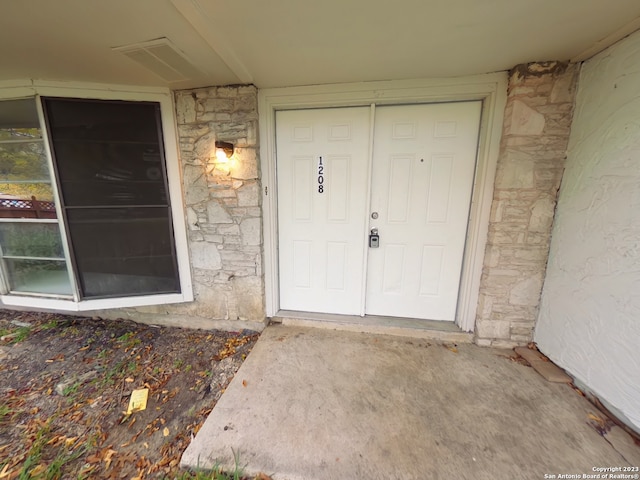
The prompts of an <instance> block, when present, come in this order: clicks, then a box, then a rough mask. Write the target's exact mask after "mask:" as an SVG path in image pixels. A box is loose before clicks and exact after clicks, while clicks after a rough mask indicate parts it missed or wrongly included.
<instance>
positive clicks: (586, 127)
mask: <svg viewBox="0 0 640 480" xmlns="http://www.w3.org/2000/svg"><path fill="white" fill-rule="evenodd" d="M535 341H536V342H537V343H538V347H539V348H540V350H541V351H542V352H543V353H545V354H546V355H548V356H549V357H550V358H551V359H552V360H553V361H554V362H556V363H557V364H558V365H560V366H561V367H563V368H565V369H566V370H567V371H568V372H569V373H571V374H572V375H573V376H575V378H576V379H577V380H578V382H579V383H581V384H583V386H585V387H586V388H587V389H588V390H589V391H590V392H591V393H593V394H594V395H596V396H597V397H598V398H600V399H601V400H602V401H603V402H604V403H605V404H607V405H608V406H609V407H610V408H612V409H613V410H614V411H615V413H616V414H618V415H620V416H622V417H624V419H625V420H626V421H627V422H628V423H629V424H630V426H632V427H633V428H635V429H636V430H639V431H640V32H636V33H635V34H633V35H631V36H630V37H627V38H626V39H624V40H622V41H621V42H619V43H617V44H616V45H614V46H612V47H610V48H609V49H607V50H605V51H604V52H602V53H600V54H598V55H597V56H596V57H594V58H592V59H590V60H589V61H587V62H586V63H585V64H584V65H583V68H582V71H581V75H580V79H579V82H578V93H577V99H576V108H575V113H574V120H573V125H572V130H571V136H570V140H569V150H568V159H567V164H566V171H565V174H564V178H563V181H562V187H561V190H560V197H559V202H558V209H557V213H556V219H555V225H554V228H553V232H552V237H551V252H550V256H549V264H548V269H547V276H546V280H545V284H544V288H543V294H542V301H541V308H540V314H539V318H538V324H537V327H536V330H535Z"/></svg>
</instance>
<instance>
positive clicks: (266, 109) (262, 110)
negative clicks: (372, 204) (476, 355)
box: [258, 72, 508, 332]
mask: <svg viewBox="0 0 640 480" xmlns="http://www.w3.org/2000/svg"><path fill="white" fill-rule="evenodd" d="M507 80H508V78H507V73H506V72H498V73H491V74H485V75H475V76H470V77H459V78H443V79H425V80H402V81H385V82H364V83H349V84H337V85H314V86H308V87H285V88H270V89H264V90H260V91H259V92H258V112H259V123H260V159H261V162H260V164H261V172H262V176H261V178H262V186H263V189H264V191H263V194H264V197H263V203H262V208H263V225H264V266H265V303H266V313H267V317H272V316H276V315H278V312H279V310H280V304H279V298H280V290H279V288H280V287H279V285H280V282H279V272H278V221H277V218H278V217H277V188H278V187H277V178H276V142H275V112H276V111H278V110H294V109H302V108H329V107H347V106H349V107H356V106H370V105H400V104H415V103H434V102H458V101H470V100H480V101H482V102H483V108H482V118H481V122H480V137H479V144H478V159H477V162H478V163H477V167H476V176H475V179H474V186H473V197H472V200H471V211H470V216H469V225H468V228H467V237H466V244H465V253H464V259H463V265H462V276H461V279H460V291H459V294H458V305H457V309H456V319H455V323H456V324H457V325H458V326H459V327H460V328H461V329H462V330H464V331H467V332H472V331H473V330H474V328H475V318H476V310H477V305H478V296H479V291H480V279H481V276H482V267H483V262H484V253H485V247H486V242H487V232H488V229H489V216H490V212H491V203H492V200H493V186H494V178H495V172H496V165H497V161H498V155H499V151H500V139H501V136H502V124H503V116H504V108H505V105H506V101H507Z"/></svg>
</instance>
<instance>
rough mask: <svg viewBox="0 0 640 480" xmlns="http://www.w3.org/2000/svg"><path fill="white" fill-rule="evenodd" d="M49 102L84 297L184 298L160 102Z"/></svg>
mask: <svg viewBox="0 0 640 480" xmlns="http://www.w3.org/2000/svg"><path fill="white" fill-rule="evenodd" d="M43 102H44V107H45V115H46V120H47V124H48V127H49V128H48V130H49V135H50V142H51V149H52V153H53V157H54V162H55V165H56V173H57V180H58V185H59V189H60V196H61V204H62V208H63V211H64V216H65V220H66V227H67V232H68V235H69V239H70V243H71V250H72V260H73V264H74V268H75V270H76V275H77V277H78V279H79V284H80V290H81V292H80V293H81V296H82V297H83V298H99V297H122V296H131V295H145V294H156V293H177V292H179V291H180V287H179V281H178V272H177V262H176V254H175V245H174V241H173V228H172V223H171V209H170V205H169V197H168V192H167V178H166V168H165V159H164V151H163V139H162V130H161V126H160V106H159V104H156V103H151V102H123V101H105V100H84V99H66V98H65V99H63V98H44V99H43Z"/></svg>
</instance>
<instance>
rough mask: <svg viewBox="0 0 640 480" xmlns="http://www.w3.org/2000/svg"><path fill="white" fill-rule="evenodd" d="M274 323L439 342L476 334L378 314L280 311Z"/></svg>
mask: <svg viewBox="0 0 640 480" xmlns="http://www.w3.org/2000/svg"><path fill="white" fill-rule="evenodd" d="M271 321H273V322H275V323H281V324H283V325H291V326H298V327H314V328H327V329H331V330H343V331H347V332H362V333H374V334H380V335H395V336H400V337H411V338H420V339H425V340H435V341H439V342H454V343H473V333H468V332H463V331H462V330H460V327H458V325H456V324H455V323H453V322H445V321H438V320H420V319H417V318H400V317H382V316H378V315H365V316H364V317H360V316H358V315H336V314H333V313H314V312H297V311H292V310H280V311H279V312H278V313H277V314H276V315H274V316H273V317H272V318H271Z"/></svg>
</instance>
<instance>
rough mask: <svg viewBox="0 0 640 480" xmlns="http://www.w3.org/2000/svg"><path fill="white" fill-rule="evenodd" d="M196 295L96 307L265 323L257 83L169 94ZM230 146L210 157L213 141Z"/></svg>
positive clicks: (148, 316)
mask: <svg viewBox="0 0 640 480" xmlns="http://www.w3.org/2000/svg"><path fill="white" fill-rule="evenodd" d="M175 104H176V121H177V124H178V136H179V147H180V161H181V164H182V171H183V191H184V199H173V201H174V202H175V201H179V202H182V201H183V202H184V204H185V208H186V217H187V223H188V225H187V228H188V241H189V251H190V257H191V271H192V272H191V273H192V282H193V289H194V296H195V300H194V301H193V302H190V303H185V304H173V305H157V306H149V307H136V308H128V309H118V310H111V311H109V312H108V313H107V314H105V312H104V311H101V312H96V314H98V315H100V316H111V317H113V316H120V317H122V316H126V317H128V318H131V319H133V320H138V321H143V322H152V323H159V324H165V325H176V326H182V327H191V328H222V329H231V330H236V329H242V328H253V329H261V328H262V327H263V326H264V320H265V309H264V281H263V272H262V211H261V186H260V179H259V159H258V138H257V132H258V110H257V89H256V88H255V87H254V86H226V87H211V88H200V89H195V90H183V91H177V92H175ZM216 140H222V141H228V142H231V143H233V144H234V145H235V153H234V156H233V157H232V160H231V162H229V163H228V164H221V163H217V162H216V161H215V154H214V151H215V148H214V143H215V141H216Z"/></svg>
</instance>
